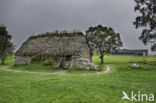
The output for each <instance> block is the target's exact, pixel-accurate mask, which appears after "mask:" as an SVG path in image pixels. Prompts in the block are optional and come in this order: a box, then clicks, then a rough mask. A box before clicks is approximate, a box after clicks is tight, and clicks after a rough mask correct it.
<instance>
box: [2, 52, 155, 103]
mask: <svg viewBox="0 0 156 103" xmlns="http://www.w3.org/2000/svg"><path fill="white" fill-rule="evenodd" d="M13 60H14V57H9V58H8V59H7V62H6V63H7V65H5V66H0V68H2V67H3V68H4V67H9V66H12V63H13ZM93 62H95V63H97V64H99V65H100V60H99V55H98V54H96V55H94V57H93ZM131 63H138V64H139V65H141V68H140V69H129V68H128V65H129V64H131ZM155 63H156V57H152V56H151V57H150V56H149V57H133V56H106V57H105V65H109V66H110V67H111V72H109V73H107V74H101V75H96V74H92V73H90V75H81V73H78V74H75V73H67V74H65V75H45V74H29V73H14V72H6V71H0V103H132V102H129V101H127V100H121V97H122V91H123V90H124V91H126V92H128V93H130V92H131V91H134V92H137V91H140V92H141V93H147V94H149V93H153V94H154V95H156V64H155ZM102 66H103V65H102ZM74 72H76V71H74ZM88 72H89V71H87V73H88ZM141 103H148V102H141ZM149 103H151V102H149Z"/></svg>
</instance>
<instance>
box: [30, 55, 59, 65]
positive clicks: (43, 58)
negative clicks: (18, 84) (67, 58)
mask: <svg viewBox="0 0 156 103" xmlns="http://www.w3.org/2000/svg"><path fill="white" fill-rule="evenodd" d="M59 61H60V57H57V56H47V55H43V54H36V55H34V56H33V57H32V58H31V64H42V65H45V66H54V67H58V63H59Z"/></svg>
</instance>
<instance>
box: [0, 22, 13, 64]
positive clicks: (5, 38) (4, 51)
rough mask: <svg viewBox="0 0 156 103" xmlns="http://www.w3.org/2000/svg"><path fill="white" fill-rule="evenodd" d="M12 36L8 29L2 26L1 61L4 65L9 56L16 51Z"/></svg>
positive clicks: (0, 32)
mask: <svg viewBox="0 0 156 103" xmlns="http://www.w3.org/2000/svg"><path fill="white" fill-rule="evenodd" d="M11 38H12V36H11V35H10V34H8V31H7V30H6V27H5V26H4V25H0V59H1V64H2V65H3V64H4V62H5V59H6V57H7V56H8V55H11V54H12V53H13V50H14V46H13V43H12V42H11V41H10V40H11Z"/></svg>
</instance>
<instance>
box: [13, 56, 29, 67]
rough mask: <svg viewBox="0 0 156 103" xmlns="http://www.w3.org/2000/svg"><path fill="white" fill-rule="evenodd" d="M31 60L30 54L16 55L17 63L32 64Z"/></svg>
mask: <svg viewBox="0 0 156 103" xmlns="http://www.w3.org/2000/svg"><path fill="white" fill-rule="evenodd" d="M30 61H31V57H30V56H16V57H15V65H24V64H30Z"/></svg>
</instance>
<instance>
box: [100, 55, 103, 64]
mask: <svg viewBox="0 0 156 103" xmlns="http://www.w3.org/2000/svg"><path fill="white" fill-rule="evenodd" d="M100 59H101V64H104V56H103V55H101V56H100Z"/></svg>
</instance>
